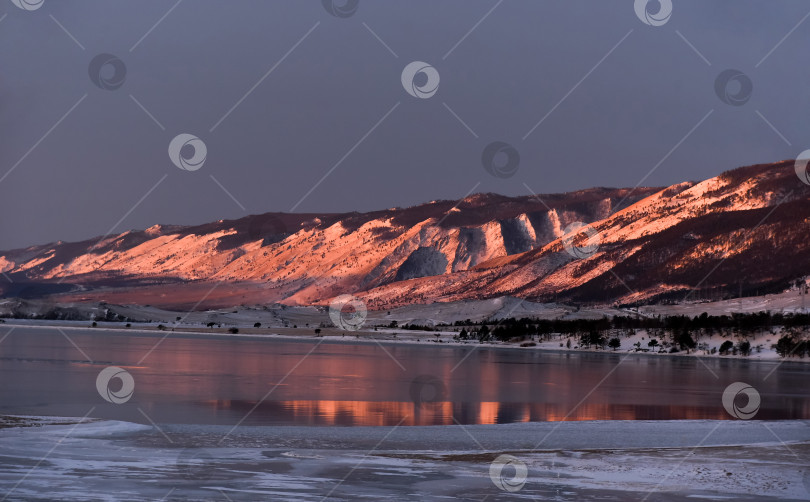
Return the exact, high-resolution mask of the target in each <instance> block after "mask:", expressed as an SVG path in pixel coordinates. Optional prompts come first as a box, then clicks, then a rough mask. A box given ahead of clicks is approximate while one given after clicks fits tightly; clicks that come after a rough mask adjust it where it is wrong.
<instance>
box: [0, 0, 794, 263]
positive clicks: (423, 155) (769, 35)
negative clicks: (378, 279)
mask: <svg viewBox="0 0 810 502" xmlns="http://www.w3.org/2000/svg"><path fill="white" fill-rule="evenodd" d="M28 1H29V2H36V1H37V0H28ZM653 3H655V2H653ZM496 5H497V7H496V8H495V9H494V10H492V11H491V12H490V13H489V14H488V15H487V13H488V12H489V11H490V10H491V9H492V8H493V6H496ZM173 6H175V1H174V0H171V1H168V0H137V1H135V0H129V1H118V2H107V1H103V0H93V1H90V0H71V1H69V2H67V1H57V0H44V3H43V4H42V6H41V8H39V9H37V10H33V11H24V10H22V9H19V8H18V7H16V6H15V5H14V3H12V1H10V0H3V1H2V2H0V16H3V17H2V21H0V72H1V73H0V137H1V138H2V148H0V177H3V176H4V179H3V180H2V181H1V182H0V210H2V214H3V216H2V219H0V222H2V223H1V224H0V225H2V226H0V249H9V248H13V247H21V246H26V245H29V244H35V243H44V242H50V241H54V240H57V239H62V240H79V239H83V238H88V237H91V236H95V235H102V234H105V233H106V232H108V231H109V230H110V229H111V228H112V227H113V226H114V225H115V224H116V223H117V222H119V220H122V218H123V220H122V221H121V223H120V225H118V226H117V227H115V231H123V230H126V229H128V228H145V227H148V226H150V225H152V224H154V223H178V224H191V223H202V222H207V221H213V220H217V219H220V218H236V217H240V216H243V215H246V214H250V213H262V212H267V211H289V210H290V209H291V208H293V206H295V205H296V204H297V203H298V201H299V200H300V199H301V198H302V197H303V196H304V195H305V194H306V193H307V192H308V191H310V189H311V188H312V187H313V186H314V185H315V183H316V182H317V181H318V180H319V179H321V177H322V176H324V175H325V174H326V173H327V172H328V171H329V170H330V169H332V168H333V167H334V166H335V165H336V163H337V162H338V161H339V160H341V158H343V157H344V156H345V155H346V154H347V153H348V152H350V150H351V153H350V154H349V155H348V156H346V157H345V160H344V161H343V162H342V163H341V164H340V165H339V166H338V167H337V168H336V169H334V171H333V172H332V173H331V175H329V176H328V177H327V178H326V180H325V181H324V182H323V183H322V184H320V185H319V186H318V187H317V188H315V189H314V190H313V191H312V192H311V194H310V195H309V196H308V197H307V198H306V199H305V200H304V201H303V202H301V203H300V205H298V206H297V208H296V210H297V211H303V212H333V211H353V210H358V211H364V210H371V209H380V208H387V207H392V206H408V205H413V204H417V203H420V202H424V201H428V200H432V199H454V198H460V197H463V196H464V195H466V194H467V193H468V192H470V191H471V190H472V189H473V187H474V186H476V184H478V183H479V182H480V184H479V185H477V188H475V191H476V192H486V191H491V192H498V193H503V194H508V195H525V194H527V189H526V188H525V186H524V183H525V184H526V185H528V186H529V187H531V189H532V190H534V191H536V192H539V193H552V192H563V191H571V190H576V189H580V188H587V187H591V186H635V185H636V184H637V183H639V181H640V180H641V179H642V178H643V177H644V176H645V175H646V174H647V173H648V172H649V171H650V170H651V169H652V168H653V167H654V166H656V165H657V164H659V163H660V165H659V167H658V168H657V169H656V170H655V171H654V172H653V173H652V174H651V175H650V176H649V178H647V179H646V181H645V182H644V184H645V185H667V184H671V183H675V182H678V181H682V180H688V179H702V178H706V177H710V176H714V175H716V174H718V173H720V172H721V171H724V170H727V169H730V168H733V167H737V166H741V165H747V164H753V163H760V162H770V161H775V160H779V159H786V158H794V157H795V156H796V155H797V154H798V153H799V152H801V151H803V150H805V149H808V148H810V124H809V123H808V120H807V110H808V107H809V106H810V84H809V83H810V65H808V64H807V48H808V47H809V46H810V20H807V22H801V21H802V20H803V19H804V18H805V16H807V15H808V11H810V3H808V2H807V1H806V0H792V1H791V0H780V1H778V2H774V1H772V0H711V1H707V0H677V1H676V2H675V4H674V8H673V10H672V14H671V17H670V18H669V20H668V22H666V23H665V24H664V25H662V26H649V25H647V24H645V23H643V22H642V21H641V20H640V19H639V17H637V16H636V13H635V11H634V4H633V1H632V0H616V1H606V0H590V1H585V0H582V1H578V0H569V1H551V0H504V1H502V2H500V3H499V2H497V0H441V1H437V0H407V1H406V0H397V1H393V0H361V1H360V2H359V8H358V9H357V11H356V12H355V13H354V14H353V15H351V16H349V17H345V18H339V17H334V16H332V15H330V14H329V13H328V12H327V10H326V9H325V8H324V6H323V5H322V2H321V1H320V0H294V1H289V0H288V1H273V0H251V1H248V0H227V1H225V0H185V1H182V2H180V3H179V4H178V5H176V6H175V7H173ZM657 8H658V7H657V6H650V7H649V11H650V12H651V13H653V14H655V12H656V10H657ZM170 9H171V11H170ZM169 11H170V12H169ZM167 12H168V14H167ZM164 16H165V17H164ZM161 19H162V21H161ZM482 19H483V20H482ZM158 21H160V22H159V23H158ZM800 22H801V23H800ZM156 23H158V24H157V25H156ZM799 23H800V24H799ZM797 24H799V26H798V27H797V28H796V29H795V31H793V32H792V33H791V34H790V35H789V36H788V37H787V38H786V39H785V40H784V41H783V42H782V43H781V44H779V42H780V40H782V39H783V37H785V36H786V35H787V34H788V32H790V31H791V30H792V29H793V28H794V27H796V26H797ZM476 25H477V27H475V26H476ZM473 27H475V29H473V30H472V31H470V30H471V29H472V28H473ZM64 30H66V31H67V32H69V34H70V35H68V34H67V33H66V32H65V31H64ZM310 30H311V32H310ZM372 31H373V32H374V33H376V35H377V36H378V37H379V38H380V39H381V40H382V41H383V42H384V43H385V44H387V46H388V47H389V48H390V51H389V49H388V48H386V47H385V45H383V43H381V42H380V41H379V40H378V39H377V38H375V36H374V35H373V34H372ZM308 32H309V35H307V36H306V37H305V35H306V34H307V33H308ZM147 33H148V34H147ZM145 34H146V36H144V35H145ZM465 35H466V38H464V37H465ZM71 37H72V38H75V40H73V39H72V38H71ZM302 38H303V40H302ZM462 38H463V40H462ZM139 41H140V42H139ZM299 41H300V44H298V45H297V46H296V44H297V43H298V42H299ZM620 41H621V42H620ZM459 42H460V43H459ZM136 43H137V45H136ZM617 44H618V46H617ZM690 45H691V47H690ZM777 45H778V46H777ZM294 46H296V47H295V49H293V50H292V51H291V52H289V54H288V55H287V57H286V58H284V56H285V54H287V53H288V51H290V50H291V49H292V48H293V47H294ZM82 47H83V48H82ZM133 47H134V48H133ZM454 47H455V48H454ZM614 47H615V49H614V50H613V51H612V52H611V53H610V54H609V55H608V52H609V51H611V49H612V48H614ZM775 47H776V48H775ZM453 48H454V49H453ZM774 48H775V49H774ZM451 49H453V50H452V51H451ZM772 50H773V52H771V53H770V55H768V54H769V52H770V51H772ZM391 51H393V52H394V53H395V54H396V56H395V55H394V54H392V52H391ZM449 51H451V52H449ZM448 52H449V54H448ZM100 53H109V54H113V55H115V56H116V57H118V58H120V60H121V61H122V62H123V63H124V65H125V66H126V77H125V81H124V83H123V85H122V86H121V87H120V88H118V89H116V90H104V89H101V88H99V87H97V86H96V85H94V83H93V81H92V80H91V79H90V77H89V73H88V65H89V64H90V62H91V60H92V59H93V58H94V57H95V56H96V55H98V54H100ZM698 53H699V54H698ZM606 55H607V57H605V56H606ZM766 55H768V56H767V57H766ZM282 58H284V60H283V61H282V62H281V63H280V64H278V66H277V67H276V68H275V70H274V71H272V72H271V73H270V74H269V75H267V77H266V78H265V79H264V80H263V81H261V83H258V82H259V80H260V79H262V77H263V76H265V75H266V74H267V72H268V71H269V70H270V69H271V68H272V67H273V66H274V65H276V63H278V62H279V60H281V59H282ZM603 58H605V59H604V60H603V61H602V62H601V64H598V65H597V63H599V62H600V60H602V59H603ZM763 58H764V60H763ZM412 61H424V62H426V63H428V64H430V65H432V66H433V67H434V68H435V69H436V70H437V71H438V73H439V75H440V84H439V88H438V91H437V92H436V94H435V95H434V96H432V97H431V98H429V99H419V98H416V97H412V96H411V95H409V94H408V93H407V92H406V91H405V89H404V88H403V85H402V84H401V82H400V80H401V73H402V70H403V68H405V66H406V65H407V64H408V63H410V62H412ZM729 68H733V69H737V70H740V71H741V72H742V73H744V74H745V75H747V76H748V77H749V78H750V80H751V82H752V83H753V92H752V94H751V96H750V99H749V100H748V101H747V102H745V104H743V105H742V106H731V105H729V104H726V103H724V102H723V101H721V100H720V99H719V98H718V96H717V95H716V93H715V79H716V77H717V76H718V75H719V74H720V73H721V72H722V71H723V70H726V69H729ZM102 72H103V73H102V77H106V78H109V77H110V76H111V75H112V73H113V68H112V66H111V65H107V66H106V67H104V68H103V69H102ZM589 72H590V74H589ZM586 74H588V76H587V78H584V80H582V81H581V83H580V84H579V85H578V86H577V84H578V83H579V82H580V80H581V79H583V77H585V76H586ZM424 78H425V75H424V74H420V75H417V84H422V83H423V82H424ZM257 83H258V85H256V84H257ZM735 85H738V84H737V83H735V82H731V83H730V84H729V89H730V92H731V94H734V93H736V92H737V90H738V89H737V88H735ZM254 86H256V87H255V89H253V91H252V92H251V93H250V94H249V95H247V97H245V98H244V100H243V101H241V103H240V104H239V105H238V106H236V108H235V109H233V111H232V112H231V113H230V114H229V115H228V116H227V117H226V118H225V119H224V120H222V121H221V122H219V121H220V119H222V117H223V116H224V115H225V114H226V112H228V111H229V110H230V109H231V108H232V107H234V105H235V104H236V103H237V102H239V100H240V99H241V98H242V97H243V96H245V94H246V93H247V92H248V91H249V90H250V89H251V88H253V87H254ZM563 98H565V99H563ZM136 100H137V102H138V103H140V104H141V105H142V106H143V107H144V108H145V109H146V110H147V111H148V112H149V113H150V114H151V115H152V116H153V117H154V119H155V120H156V121H157V122H159V123H160V125H161V126H162V127H163V128H165V130H163V129H162V128H161V127H160V126H159V125H158V124H157V123H156V122H155V121H153V119H152V118H150V116H149V115H148V114H147V112H146V111H144V110H143V109H141V108H140V107H139V105H138V104H136ZM561 100H562V102H561ZM77 103H78V105H77ZM397 103H399V105H398V106H397ZM74 106H75V108H74ZM71 109H72V111H70V113H68V114H67V116H65V114H66V113H67V112H68V111H69V110H71ZM392 109H393V111H391V110H392ZM450 110H452V112H451V111H450ZM552 110H553V111H552ZM389 112H390V114H389ZM549 112H551V113H549ZM386 114H388V115H387V116H386ZM454 114H455V115H457V117H458V118H456V116H454ZM546 115H547V116H546ZM707 115H708V117H707ZM63 116H65V117H64V120H62V121H61V122H60V123H59V125H58V126H56V127H55V128H53V130H52V131H51V132H50V134H48V135H47V137H44V139H42V138H43V136H44V135H45V134H46V133H47V132H48V131H49V130H50V129H51V128H52V127H53V126H54V124H56V123H57V121H59V120H60V118H62V117H63ZM544 116H546V118H545V120H543V121H542V123H541V124H540V125H539V126H537V128H536V129H534V130H533V132H532V133H531V134H530V135H528V137H526V138H525V139H524V137H525V136H526V134H527V133H528V132H529V131H530V130H531V129H532V128H533V127H534V126H535V125H536V124H537V123H538V122H539V121H540V120H541V119H543V117H544ZM383 117H385V119H384V120H382V122H380V120H381V119H383ZM459 119H460V120H461V121H463V122H464V123H465V124H466V127H465V125H462V123H461V122H460V120H459ZM701 120H703V121H702V122H701ZM766 121H768V122H770V124H772V126H773V127H774V128H776V129H777V130H778V133H777V132H775V131H774V130H773V129H772V127H771V126H770V125H768V123H767V122H766ZM378 122H380V123H379V125H378V126H377V127H376V128H374V129H373V131H372V132H371V133H370V134H369V135H368V136H367V137H366V138H365V140H364V141H362V142H361V143H360V144H359V145H357V143H358V141H359V140H360V139H361V138H363V137H364V135H366V134H367V133H368V132H369V131H370V130H372V128H373V127H374V126H375V124H377V123H378ZM698 124H700V125H699V126H698ZM215 125H216V127H214V126H215ZM696 126H697V128H695V127H696ZM467 127H469V129H471V130H472V132H471V131H470V130H468V129H467ZM212 128H213V131H212V130H211V129H212ZM693 128H695V129H694V131H693V132H692V134H691V135H688V133H689V132H690V131H692V130H693ZM181 133H190V134H193V135H196V136H198V137H199V138H200V139H201V140H202V141H203V142H204V143H205V145H206V146H207V157H206V160H205V163H204V165H203V166H202V168H201V169H199V170H197V171H194V172H186V171H183V170H181V169H178V168H177V167H175V166H174V165H173V164H172V162H171V160H170V158H169V154H168V147H169V143H170V141H171V140H172V138H174V137H175V136H177V135H178V134H181ZM476 135H477V136H478V137H477V138H476V137H475V136H476ZM687 135H688V137H686V136H687ZM780 135H782V136H783V137H780ZM685 137H686V139H684V138H685ZM40 140H41V141H40ZM682 140H683V141H682ZM493 141H503V142H506V143H509V144H511V145H512V146H514V148H515V149H516V150H517V151H518V152H519V154H520V158H521V160H520V165H519V169H518V171H517V173H515V174H514V176H511V177H508V178H499V177H495V176H492V175H490V174H489V173H488V172H487V171H485V170H484V168H483V166H482V163H481V154H482V151H483V149H484V147H485V146H486V145H487V144H489V143H491V142H493ZM681 141H682V143H681ZM788 142H789V143H791V145H788ZM679 143H680V146H678V147H677V148H675V150H674V151H672V153H671V154H670V155H668V152H670V151H671V150H672V149H673V147H675V146H676V145H678V144H679ZM355 146H356V148H354V150H352V148H353V147H355ZM32 147H33V150H32ZM29 151H30V154H27V153H28V152H29ZM189 152H190V147H187V148H186V149H185V150H183V155H188V154H189ZM667 155H668V156H667ZM21 159H22V161H20V160H21ZM663 159H665V160H663ZM662 160H663V162H662ZM12 168H13V170H12V171H11V172H9V170H11V169H12ZM164 175H165V179H164ZM212 176H213V178H215V179H216V181H218V182H219V183H220V184H221V185H222V187H224V188H225V189H226V190H227V191H228V192H230V193H231V194H232V195H233V197H234V198H235V199H236V201H238V203H237V202H235V201H234V200H232V199H231V197H229V196H228V195H227V194H226V193H225V191H224V190H223V188H221V187H220V186H219V185H218V184H217V182H216V181H215V180H214V179H213V178H212ZM160 180H163V181H162V182H160ZM158 182H160V183H159V184H158ZM156 184H158V185H157V187H156V188H154V190H153V191H152V192H151V193H149V195H148V197H146V198H145V199H143V201H142V203H141V204H140V205H138V206H137V207H136V208H135V209H134V210H133V209H132V208H133V206H135V204H136V203H137V202H138V201H139V200H141V198H142V197H144V195H146V194H147V192H149V191H150V189H152V188H153V187H154V186H155V185H156ZM240 205H242V206H244V208H245V210H243V209H242V208H241V207H240ZM130 211H131V212H130ZM128 212H129V214H128V215H127V213H128ZM125 215H127V216H126V217H125V218H124V216H125Z"/></svg>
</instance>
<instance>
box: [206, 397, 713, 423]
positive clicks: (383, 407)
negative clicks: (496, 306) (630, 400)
mask: <svg viewBox="0 0 810 502" xmlns="http://www.w3.org/2000/svg"><path fill="white" fill-rule="evenodd" d="M201 404H204V405H205V406H207V407H209V408H214V409H215V410H219V411H226V410H227V411H230V412H233V413H235V416H236V415H238V414H239V413H241V412H242V411H243V410H245V411H246V410H254V411H253V413H251V414H250V415H251V418H250V423H252V424H255V425H260V424H264V423H291V424H292V423H294V424H307V425H338V426H340V425H344V426H356V425H376V426H379V425H384V426H385V425H387V426H390V425H398V424H399V425H453V424H456V423H461V424H500V423H514V422H559V421H583V420H656V419H660V418H662V417H666V418H667V419H673V418H674V419H678V420H684V419H693V420H698V419H718V420H722V419H728V418H729V417H728V415H727V414H726V413H725V412H724V411H723V410H722V409H719V410H718V409H716V408H705V407H697V406H695V407H689V406H677V407H670V406H638V405H615V404H608V403H585V404H582V405H581V406H578V407H576V408H575V409H573V408H574V407H575V406H576V404H568V403H556V404H555V403H500V402H492V401H490V402H479V403H454V402H451V401H442V402H436V403H422V404H415V403H413V402H402V401H337V400H292V401H268V402H263V403H260V404H258V406H257V403H256V402H255V401H242V400H227V401H206V402H204V403H201Z"/></svg>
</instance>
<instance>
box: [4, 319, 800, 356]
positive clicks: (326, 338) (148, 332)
mask: <svg viewBox="0 0 810 502" xmlns="http://www.w3.org/2000/svg"><path fill="white" fill-rule="evenodd" d="M119 324H120V323H98V326H96V327H90V326H89V325H88V324H87V322H86V321H50V322H42V321H26V320H18V319H9V320H7V322H6V323H5V324H2V325H0V328H2V327H7V328H10V329H14V330H16V329H26V330H33V329H49V330H55V331H58V330H60V329H63V330H80V331H82V332H84V333H89V334H92V333H94V332H98V333H108V334H114V335H116V336H120V335H127V334H131V335H137V336H150V337H165V336H168V337H185V338H213V339H244V340H266V341H273V340H283V341H297V342H301V343H307V342H309V343H321V342H325V343H336V344H372V345H387V346H397V345H407V346H416V347H443V348H486V349H496V350H524V351H525V350H534V351H540V352H548V353H555V354H615V355H629V354H637V355H643V356H648V357H690V358H701V359H716V360H723V359H731V360H742V361H760V362H775V363H810V358H801V357H787V358H782V357H780V356H779V355H778V354H777V353H776V351H775V350H774V349H773V348H771V347H770V344H772V343H775V342H776V340H777V339H778V338H777V337H778V335H773V334H768V335H760V336H754V337H752V338H751V345H752V346H756V345H758V344H762V345H766V346H764V347H763V349H762V352H759V353H757V352H756V351H755V350H752V353H751V354H750V355H748V356H743V355H740V354H736V355H735V354H726V355H720V354H719V353H715V354H711V353H706V351H703V350H697V349H695V350H692V351H691V352H689V353H686V352H685V351H679V352H675V353H670V352H656V351H652V350H646V351H645V350H640V351H637V350H633V349H628V347H632V346H633V344H634V343H637V342H640V343H641V344H642V347H645V348H646V346H647V345H646V343H647V341H648V340H649V339H650V338H655V337H651V336H650V335H648V334H647V333H646V332H645V331H644V330H639V331H637V332H636V333H635V334H634V335H632V336H628V337H623V338H621V343H622V347H621V348H619V349H618V350H611V349H609V348H606V349H596V348H579V347H578V348H570V349H569V348H565V347H564V346H563V347H561V346H560V345H561V344H564V343H565V342H564V340H566V338H561V339H558V340H553V341H535V342H533V343H534V345H532V346H523V347H522V346H520V343H521V342H486V343H478V342H476V341H473V340H467V341H460V340H452V337H453V336H454V335H457V334H458V333H457V332H455V331H432V332H431V331H418V330H402V329H389V328H384V329H379V330H377V331H365V330H361V331H356V332H353V331H347V332H345V334H331V333H329V331H330V330H327V333H325V334H322V335H320V336H316V335H314V334H310V333H309V332H307V333H306V334H305V333H303V332H304V331H305V330H304V329H303V328H301V329H297V330H294V329H292V328H280V329H276V328H266V329H263V330H259V329H254V328H246V329H244V330H242V331H243V332H240V333H228V332H223V331H222V330H219V331H205V330H199V329H196V328H188V327H183V326H180V327H175V328H171V327H167V329H165V330H159V329H158V328H157V324H156V323H152V324H146V325H143V326H141V327H140V329H139V327H137V325H135V326H133V327H131V328H125V327H119V326H118V325H119ZM144 328H146V329H144ZM259 331H265V332H259ZM267 331H286V332H287V333H279V332H267ZM290 331H297V332H299V333H300V334H292V333H289V332H290ZM307 331H310V330H307ZM437 333H438V334H440V336H441V337H444V339H443V340H441V342H437V341H436V340H434V338H435V337H436V334H437ZM560 340H563V341H562V342H561V341H560ZM570 340H572V342H574V341H575V339H574V338H573V337H572V338H570ZM726 340H729V339H728V338H723V337H720V336H716V335H715V336H712V337H708V340H704V339H701V340H700V341H701V342H704V343H708V345H709V350H711V348H715V349H717V348H719V346H720V344H722V343H723V342H724V341H726ZM527 341H528V340H527Z"/></svg>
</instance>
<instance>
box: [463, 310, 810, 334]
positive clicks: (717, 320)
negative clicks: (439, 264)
mask: <svg viewBox="0 0 810 502" xmlns="http://www.w3.org/2000/svg"><path fill="white" fill-rule="evenodd" d="M453 325H454V326H458V327H462V326H490V327H495V326H497V328H504V329H508V330H510V331H513V332H515V333H522V334H526V335H529V334H531V335H544V334H551V333H561V334H576V333H588V332H592V331H606V330H609V329H663V330H667V331H676V330H688V331H695V330H700V329H703V330H713V329H730V328H734V329H736V330H739V331H741V332H752V331H756V330H760V329H764V328H771V327H774V326H784V327H786V328H790V327H796V326H808V325H810V314H782V313H770V312H757V313H753V314H732V315H721V316H712V315H708V314H706V313H705V312H704V313H703V314H701V315H699V316H695V317H689V316H684V315H681V316H666V317H662V316H657V317H642V316H615V317H602V318H599V319H531V318H528V317H523V318H520V319H515V318H513V317H512V318H507V319H502V320H499V321H484V322H472V321H470V320H469V319H467V320H465V321H456V322H455V323H454V324H453ZM497 328H496V329H497Z"/></svg>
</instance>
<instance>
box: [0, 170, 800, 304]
mask: <svg viewBox="0 0 810 502" xmlns="http://www.w3.org/2000/svg"><path fill="white" fill-rule="evenodd" d="M809 218H810V187H808V186H807V185H805V184H803V183H802V182H801V181H800V180H799V179H798V177H797V176H796V175H795V172H794V170H793V161H784V162H779V163H774V164H767V165H757V166H750V167H745V168H740V169H736V170H733V171H729V172H726V173H724V174H722V175H720V176H717V177H715V178H710V179H708V180H705V181H702V182H699V183H693V182H684V183H679V184H676V185H673V186H670V187H667V188H663V189H661V188H637V189H635V190H632V189H606V188H594V189H588V190H582V191H579V192H573V193H569V194H558V195H541V196H539V197H537V196H526V197H505V196H500V195H495V194H474V195H471V196H469V197H467V198H465V199H463V200H461V201H433V202H430V203H426V204H422V205H418V206H414V207H410V208H405V209H400V208H393V209H388V210H382V211H373V212H368V213H344V214H320V215H316V214H287V213H266V214H262V215H251V216H247V217H245V218H241V219H238V220H220V221H218V222H214V223H209V224H204V225H198V226H191V227H182V226H162V225H155V226H153V227H150V228H149V229H146V230H144V231H128V232H124V233H121V234H117V235H111V236H108V237H105V238H104V239H91V240H88V241H84V242H77V243H62V242H57V243H53V244H48V245H41V246H32V247H29V248H25V249H17V250H12V251H7V252H0V271H2V272H4V273H5V274H6V275H8V277H9V278H10V279H12V281H13V283H12V282H9V283H8V284H6V285H5V286H3V287H4V291H3V294H4V296H36V295H41V294H43V293H47V292H53V291H58V290H61V291H62V293H61V294H60V296H63V297H66V298H71V299H74V300H76V299H80V298H88V299H93V300H100V299H106V298H108V297H112V298H115V301H116V302H117V303H124V302H126V301H127V300H129V301H130V302H131V303H151V304H156V305H158V304H171V303H172V301H175V302H176V303H174V305H181V304H192V305H193V304H195V303H198V302H194V301H193V298H191V296H193V295H192V294H191V293H189V292H190V291H197V290H204V289H206V288H205V286H206V285H208V284H210V285H211V286H214V285H217V288H216V289H217V291H216V292H213V293H209V294H208V296H206V297H205V298H204V299H203V302H202V305H205V304H218V303H219V304H222V302H225V303H227V302H231V304H235V303H273V302H281V303H286V304H323V303H325V302H328V300H329V299H331V298H333V297H335V296H337V295H340V294H344V293H351V294H355V295H357V296H360V297H362V298H364V299H365V301H366V302H367V303H368V304H369V306H370V307H371V308H390V307H392V306H396V305H402V304H407V303H426V302H432V301H452V300H461V299H470V298H489V297H496V296H503V295H511V296H517V297H523V298H532V299H557V300H568V301H587V302H615V301H620V302H635V301H647V300H650V299H653V298H656V297H659V296H661V295H664V296H672V295H674V294H680V293H681V292H684V293H686V292H688V291H690V290H691V289H696V290H697V294H703V295H720V294H722V292H724V291H729V290H733V291H737V289H738V288H740V287H745V288H763V289H768V288H771V289H773V288H779V287H782V286H783V285H784V284H785V283H786V282H787V281H789V280H792V279H795V278H796V277H800V276H803V275H807V274H808V272H810V270H808V269H809V268H810V260H807V259H806V253H805V252H804V250H805V249H806V247H807V244H806V243H807V242H808V237H810V226H809V225H810V223H808V221H810V219H809ZM574 222H584V223H588V224H590V225H591V226H592V227H593V228H594V229H595V230H596V231H597V232H598V234H599V241H600V244H599V246H598V248H597V249H596V251H595V253H593V254H592V255H589V256H583V257H579V258H575V257H574V256H572V255H571V254H569V253H568V252H566V250H565V248H564V244H565V239H563V235H564V232H565V229H566V227H568V226H569V225H570V224H572V223H574ZM704 276H705V278H704ZM76 288H80V289H81V290H82V291H81V292H80V293H75V292H74V293H70V292H69V290H70V289H73V290H75V289H76ZM182 291H186V292H187V293H188V294H186V295H183V294H182ZM237 291H238V292H239V294H236V293H235V292H237ZM167 297H168V298H167ZM172 298H175V299H174V300H173V299H172ZM178 298H184V299H183V300H179V299H178Z"/></svg>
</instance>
